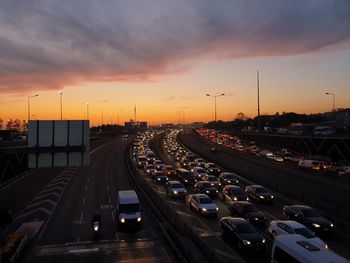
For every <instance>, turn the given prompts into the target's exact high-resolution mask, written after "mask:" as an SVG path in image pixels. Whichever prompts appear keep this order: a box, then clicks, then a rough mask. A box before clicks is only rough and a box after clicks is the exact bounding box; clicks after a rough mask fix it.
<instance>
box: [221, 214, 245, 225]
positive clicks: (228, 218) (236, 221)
mask: <svg viewBox="0 0 350 263" xmlns="http://www.w3.org/2000/svg"><path fill="white" fill-rule="evenodd" d="M221 220H226V221H229V222H230V223H234V224H246V223H248V224H249V222H248V221H247V220H246V219H244V218H242V217H232V216H225V217H222V218H221Z"/></svg>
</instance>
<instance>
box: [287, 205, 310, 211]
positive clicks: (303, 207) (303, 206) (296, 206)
mask: <svg viewBox="0 0 350 263" xmlns="http://www.w3.org/2000/svg"><path fill="white" fill-rule="evenodd" d="M288 207H291V208H299V209H301V210H309V209H311V210H313V209H312V208H311V207H310V206H306V205H289V206H288Z"/></svg>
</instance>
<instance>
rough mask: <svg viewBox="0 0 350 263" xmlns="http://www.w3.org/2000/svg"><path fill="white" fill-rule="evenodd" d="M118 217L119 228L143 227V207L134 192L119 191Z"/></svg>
mask: <svg viewBox="0 0 350 263" xmlns="http://www.w3.org/2000/svg"><path fill="white" fill-rule="evenodd" d="M117 215H118V223H119V226H135V227H141V221H142V217H141V207H140V201H139V198H138V196H137V194H136V192H135V191H134V190H123V191H118V200H117Z"/></svg>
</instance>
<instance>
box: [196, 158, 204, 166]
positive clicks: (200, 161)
mask: <svg viewBox="0 0 350 263" xmlns="http://www.w3.org/2000/svg"><path fill="white" fill-rule="evenodd" d="M194 162H195V163H196V166H200V167H204V166H205V161H204V160H203V159H202V158H197V159H195V160H194Z"/></svg>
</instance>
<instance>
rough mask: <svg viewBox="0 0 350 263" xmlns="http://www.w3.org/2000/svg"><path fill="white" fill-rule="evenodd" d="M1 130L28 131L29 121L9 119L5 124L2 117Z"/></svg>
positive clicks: (0, 121)
mask: <svg viewBox="0 0 350 263" xmlns="http://www.w3.org/2000/svg"><path fill="white" fill-rule="evenodd" d="M0 130H16V131H27V130H28V123H27V121H26V120H20V119H8V120H7V122H6V124H5V123H4V120H3V119H1V118H0Z"/></svg>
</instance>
